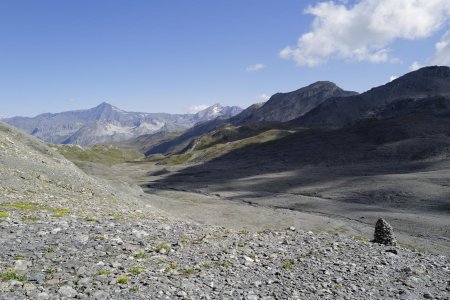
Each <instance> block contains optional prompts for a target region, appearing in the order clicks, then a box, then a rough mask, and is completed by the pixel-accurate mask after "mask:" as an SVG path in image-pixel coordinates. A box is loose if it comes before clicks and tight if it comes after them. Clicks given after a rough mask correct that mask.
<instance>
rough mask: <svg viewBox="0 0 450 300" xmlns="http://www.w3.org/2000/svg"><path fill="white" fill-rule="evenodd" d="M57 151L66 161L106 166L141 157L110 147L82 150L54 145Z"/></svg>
mask: <svg viewBox="0 0 450 300" xmlns="http://www.w3.org/2000/svg"><path fill="white" fill-rule="evenodd" d="M56 147H57V149H58V151H59V152H60V153H61V154H62V155H63V156H64V157H65V158H67V159H68V160H71V161H84V162H94V163H99V164H103V165H107V166H112V165H115V164H120V163H124V162H127V161H132V160H137V159H140V158H142V157H143V155H142V154H141V153H139V152H137V151H134V150H124V149H119V148H117V147H114V146H111V145H94V146H92V147H89V148H82V147H78V146H73V145H56Z"/></svg>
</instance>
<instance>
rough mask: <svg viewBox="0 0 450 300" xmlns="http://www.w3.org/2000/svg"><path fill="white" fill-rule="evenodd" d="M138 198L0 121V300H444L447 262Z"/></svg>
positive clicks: (448, 291)
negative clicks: (175, 212) (199, 215)
mask: <svg viewBox="0 0 450 300" xmlns="http://www.w3.org/2000/svg"><path fill="white" fill-rule="evenodd" d="M150 196H151V195H150ZM146 197H149V196H143V194H142V191H140V190H137V189H134V188H132V187H130V186H129V185H127V184H126V183H121V182H120V181H116V182H115V184H114V186H111V185H110V184H109V183H108V182H106V181H102V180H99V179H94V178H91V177H89V176H87V175H86V174H85V173H83V172H82V171H81V170H79V169H78V168H77V167H75V165H73V164H72V163H71V162H68V161H67V160H65V159H64V158H62V157H61V156H59V155H58V154H57V153H56V152H55V151H54V150H53V149H51V148H49V147H47V146H46V145H45V144H44V143H41V142H39V141H37V140H35V139H33V138H30V137H28V136H26V135H24V134H22V133H20V132H18V131H16V130H14V129H12V128H10V127H8V126H3V125H1V124H0V295H1V297H0V298H2V299H69V298H78V299H83V298H84V299H177V298H178V299H362V298H364V299H422V298H424V299H430V298H433V299H450V296H449V295H450V259H449V257H448V256H439V255H431V254H423V253H419V252H414V251H411V250H407V249H402V248H400V247H392V246H389V247H388V246H382V245H378V244H373V243H371V242H368V241H366V240H364V239H363V238H358V239H355V238H352V237H349V236H346V235H342V234H340V233H336V234H327V233H312V232H305V231H302V230H299V229H296V228H293V227H292V228H287V229H285V230H264V231H260V232H257V231H252V232H248V231H246V230H237V229H227V228H224V227H214V226H208V225H199V224H194V223H189V222H186V221H177V220H176V219H174V218H171V217H167V216H166V214H165V213H162V212H160V211H157V210H156V209H154V208H153V207H151V206H149V205H148V202H147V201H146V200H145V199H147V198H146ZM152 197H156V196H152Z"/></svg>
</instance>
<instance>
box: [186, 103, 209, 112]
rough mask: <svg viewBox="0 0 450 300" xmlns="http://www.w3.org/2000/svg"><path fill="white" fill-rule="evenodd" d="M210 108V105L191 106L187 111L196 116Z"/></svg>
mask: <svg viewBox="0 0 450 300" xmlns="http://www.w3.org/2000/svg"><path fill="white" fill-rule="evenodd" d="M208 107H209V105H208V104H199V105H192V106H189V107H188V108H187V109H186V111H187V112H188V113H189V114H195V113H198V112H199V111H202V110H204V109H207V108H208Z"/></svg>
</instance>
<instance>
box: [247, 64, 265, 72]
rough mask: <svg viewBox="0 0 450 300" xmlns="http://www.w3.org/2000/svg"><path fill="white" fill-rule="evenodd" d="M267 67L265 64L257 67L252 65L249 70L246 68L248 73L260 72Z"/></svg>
mask: <svg viewBox="0 0 450 300" xmlns="http://www.w3.org/2000/svg"><path fill="white" fill-rule="evenodd" d="M265 67H266V66H265V65H263V64H256V65H251V66H248V67H247V68H245V71H247V72H258V71H260V70H262V69H264V68H265Z"/></svg>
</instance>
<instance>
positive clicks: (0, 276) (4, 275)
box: [0, 271, 27, 282]
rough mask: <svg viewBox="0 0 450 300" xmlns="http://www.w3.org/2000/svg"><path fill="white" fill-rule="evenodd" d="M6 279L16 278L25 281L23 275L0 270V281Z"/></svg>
mask: <svg viewBox="0 0 450 300" xmlns="http://www.w3.org/2000/svg"><path fill="white" fill-rule="evenodd" d="M8 280H18V281H21V282H25V281H27V278H26V277H25V275H22V274H18V273H16V272H12V271H8V272H0V281H8Z"/></svg>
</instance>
